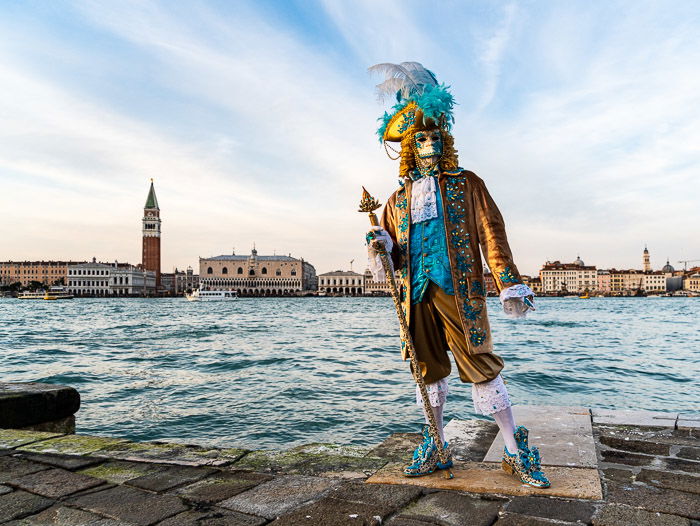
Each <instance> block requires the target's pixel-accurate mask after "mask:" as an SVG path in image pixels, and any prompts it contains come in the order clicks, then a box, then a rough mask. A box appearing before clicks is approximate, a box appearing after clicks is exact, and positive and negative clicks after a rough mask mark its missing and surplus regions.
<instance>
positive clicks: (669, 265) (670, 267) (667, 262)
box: [661, 259, 676, 273]
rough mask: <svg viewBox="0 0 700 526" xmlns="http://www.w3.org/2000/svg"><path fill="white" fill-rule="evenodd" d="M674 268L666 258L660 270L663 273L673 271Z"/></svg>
mask: <svg viewBox="0 0 700 526" xmlns="http://www.w3.org/2000/svg"><path fill="white" fill-rule="evenodd" d="M675 270H676V269H674V268H673V267H672V266H671V264H670V263H669V261H668V259H667V260H666V264H665V265H664V266H663V267H662V268H661V272H664V273H670V272H674V271H675Z"/></svg>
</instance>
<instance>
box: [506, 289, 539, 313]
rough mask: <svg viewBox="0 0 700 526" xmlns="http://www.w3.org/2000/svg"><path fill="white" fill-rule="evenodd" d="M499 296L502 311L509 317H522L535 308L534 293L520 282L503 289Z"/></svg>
mask: <svg viewBox="0 0 700 526" xmlns="http://www.w3.org/2000/svg"><path fill="white" fill-rule="evenodd" d="M500 298H501V304H502V305H503V311H504V312H505V313H506V315H507V316H510V317H511V318H524V317H525V315H526V314H527V312H528V311H530V310H535V293H534V292H532V289H530V287H528V286H527V285H523V284H522V283H520V284H518V285H513V286H511V287H508V288H507V289H503V290H502V291H501V294H500Z"/></svg>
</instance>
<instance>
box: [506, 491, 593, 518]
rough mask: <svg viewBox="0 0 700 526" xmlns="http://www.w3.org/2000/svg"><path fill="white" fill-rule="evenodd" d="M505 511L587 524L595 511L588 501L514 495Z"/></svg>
mask: <svg viewBox="0 0 700 526" xmlns="http://www.w3.org/2000/svg"><path fill="white" fill-rule="evenodd" d="M506 511H507V512H508V513H519V514H522V515H531V516H534V517H540V518H545V519H557V520H561V521H569V522H576V521H580V522H583V523H584V524H588V523H589V522H590V520H591V517H592V516H593V512H594V511H595V506H594V505H593V504H592V503H590V502H581V501H571V500H561V499H550V498H547V497H515V498H514V499H513V500H512V501H511V502H510V503H509V504H508V506H507V507H506Z"/></svg>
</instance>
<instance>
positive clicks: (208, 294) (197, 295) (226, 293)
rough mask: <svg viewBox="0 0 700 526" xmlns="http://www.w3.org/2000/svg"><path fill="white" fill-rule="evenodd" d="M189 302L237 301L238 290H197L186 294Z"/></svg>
mask: <svg viewBox="0 0 700 526" xmlns="http://www.w3.org/2000/svg"><path fill="white" fill-rule="evenodd" d="M185 298H187V301H227V300H237V299H238V291H237V290H200V289H195V290H193V291H191V292H189V293H188V292H185Z"/></svg>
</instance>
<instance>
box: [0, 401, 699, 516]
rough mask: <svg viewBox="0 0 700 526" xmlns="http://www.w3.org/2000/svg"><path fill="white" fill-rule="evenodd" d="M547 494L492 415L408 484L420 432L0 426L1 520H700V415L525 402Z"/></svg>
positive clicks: (522, 415)
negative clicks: (221, 437)
mask: <svg viewBox="0 0 700 526" xmlns="http://www.w3.org/2000/svg"><path fill="white" fill-rule="evenodd" d="M516 416H517V418H518V420H519V422H521V423H524V424H525V425H527V426H528V427H530V430H531V442H532V443H533V444H536V445H538V446H540V448H541V450H542V455H543V465H544V466H545V470H546V472H547V474H548V475H549V477H550V479H551V480H552V487H551V488H550V489H548V490H537V489H535V488H531V487H529V486H525V485H523V484H520V483H519V482H518V481H516V480H515V479H514V478H512V477H509V476H507V475H506V474H505V473H503V472H502V471H501V470H500V467H499V463H498V460H499V459H500V451H501V450H502V442H501V440H500V437H498V435H497V431H498V430H497V427H496V426H495V424H494V423H493V422H490V421H485V420H462V421H456V420H453V421H452V422H450V423H449V424H448V426H447V435H448V437H449V440H450V442H451V444H452V445H453V448H454V458H455V470H454V471H455V478H454V479H452V480H446V479H444V478H443V477H442V476H441V474H439V473H437V474H433V475H430V476H428V477H421V478H417V479H406V478H404V477H402V476H401V475H400V467H401V466H402V465H403V464H404V463H405V462H407V461H408V459H409V457H410V455H411V451H412V449H413V448H414V447H415V445H416V444H417V443H418V441H419V439H420V437H419V435H418V434H406V433H400V434H394V435H391V436H390V437H388V438H387V439H386V440H385V441H384V442H382V443H381V444H378V445H376V446H374V447H368V448H359V447H347V446H338V445H332V444H309V445H305V446H299V447H296V448H292V449H289V450H285V451H262V450H259V451H249V450H246V449H242V448H235V447H234V448H223V449H222V448H205V447H198V446H187V445H181V444H167V443H160V442H143V443H140V442H131V441H128V440H124V439H120V438H115V437H96V436H86V435H71V434H67V433H63V432H47V431H31V430H11V429H0V524H3V525H12V526H32V525H35V526H36V525H63V526H69V525H75V526H77V525H92V526H113V525H114V526H116V525H140V526H149V525H159V526H189V525H198V526H218V525H234V526H235V525H246V526H251V525H263V524H274V525H277V526H280V525H319V526H320V525H323V526H333V525H346V524H347V525H380V524H383V525H391V526H429V525H433V526H434V525H442V526H451V525H455V526H457V525H459V526H465V525H484V526H489V525H494V524H495V525H497V526H512V525H518V526H551V525H560V526H561V525H569V526H571V525H573V524H579V525H580V524H593V525H596V526H623V525H624V526H630V525H635V526H645V525H649V526H651V525H653V526H657V525H659V526H681V525H682V526H698V525H700V439H699V438H698V435H699V434H700V416H698V415H692V414H680V415H679V414H675V413H661V414H659V413H648V412H626V411H608V410H605V411H598V410H592V411H591V410H589V409H586V408H580V407H545V408H543V407H528V406H518V407H517V408H516Z"/></svg>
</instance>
